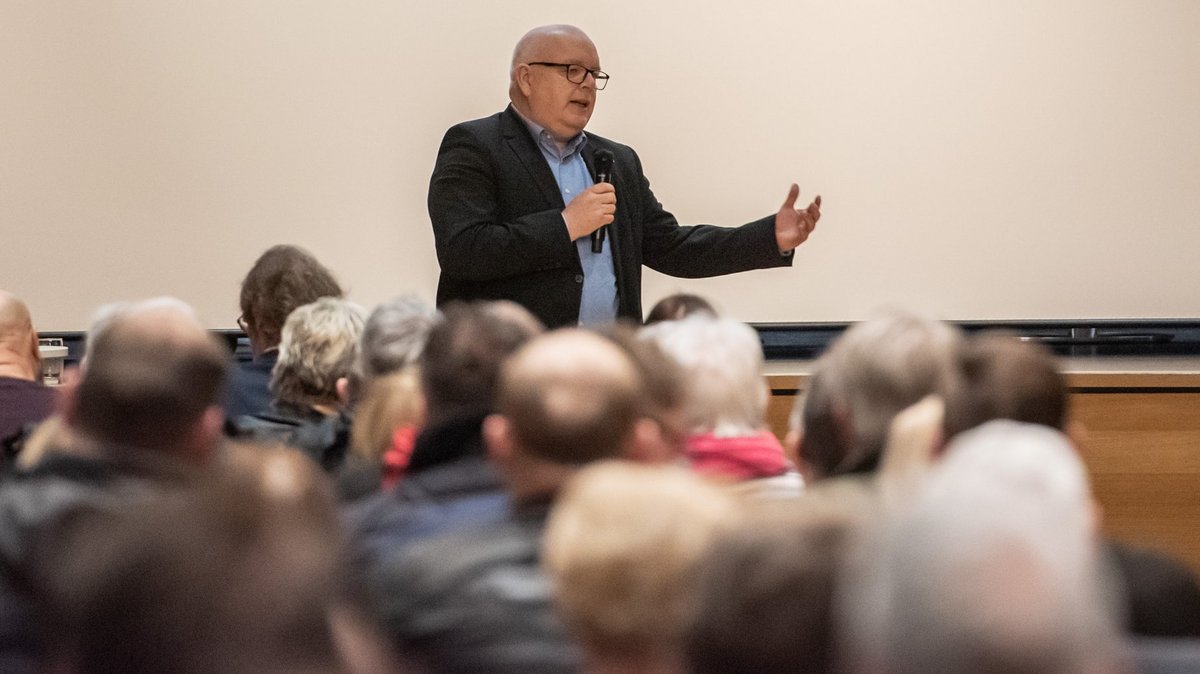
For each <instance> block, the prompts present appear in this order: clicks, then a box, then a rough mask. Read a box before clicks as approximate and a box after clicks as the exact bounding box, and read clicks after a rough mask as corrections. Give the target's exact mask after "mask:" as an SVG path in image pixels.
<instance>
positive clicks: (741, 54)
mask: <svg viewBox="0 0 1200 674" xmlns="http://www.w3.org/2000/svg"><path fill="white" fill-rule="evenodd" d="M559 22H565V23H574V24H577V25H579V26H581V27H582V28H583V29H584V30H586V31H588V33H589V34H590V35H591V36H592V38H593V40H594V41H595V42H596V44H597V45H598V47H599V52H600V57H601V61H602V66H603V68H604V69H605V70H606V71H607V72H609V73H610V74H611V76H612V80H611V82H610V85H609V87H608V89H607V90H606V91H604V92H601V93H600V94H599V102H598V104H597V110H596V113H595V116H594V117H593V119H592V123H591V126H590V127H589V128H590V129H591V130H592V131H594V132H596V133H599V134H601V135H605V136H608V137H610V138H614V139H617V140H620V141H622V142H625V143H627V144H629V145H631V146H633V147H634V148H635V149H636V150H637V151H638V153H639V154H640V156H641V158H642V161H643V164H644V166H645V169H646V173H647V175H648V176H649V178H650V180H651V184H652V186H653V188H654V190H655V192H656V194H657V195H658V197H659V198H660V199H661V200H662V202H663V203H664V204H665V205H666V206H667V208H669V209H670V210H672V211H673V212H674V213H675V214H676V215H677V216H678V217H679V219H680V221H681V222H684V223H692V222H710V223H716V224H724V225H736V224H740V223H742V222H745V221H748V220H750V219H753V218H757V217H761V216H762V215H766V214H768V213H770V212H772V211H774V210H775V209H777V208H778V206H779V204H780V203H781V202H782V200H783V197H784V195H785V193H786V190H787V187H788V185H789V183H791V182H792V181H795V182H798V183H799V184H800V185H801V188H802V190H803V193H802V194H803V197H804V198H807V197H811V196H813V195H815V194H817V193H819V194H821V195H822V196H823V198H824V202H825V209H824V217H823V219H822V221H821V224H820V227H819V228H818V230H817V232H816V233H815V234H814V236H813V238H812V239H810V241H809V242H808V243H807V244H805V245H804V246H803V247H802V249H801V250H800V251H799V252H798V254H797V259H796V264H795V267H794V268H792V269H787V270H771V271H761V272H752V273H749V274H742V275H738V276H731V277H724V278H717V279H707V280H699V281H691V280H681V279H674V278H668V277H663V276H659V275H657V274H654V273H647V276H646V279H645V283H644V288H643V298H644V304H645V306H647V307H649V305H650V304H651V303H652V302H654V301H655V300H657V299H658V298H660V297H662V296H663V295H665V294H668V293H670V292H675V291H689V292H696V293H700V294H703V295H706V296H709V297H711V298H712V299H713V300H715V302H716V304H717V305H718V306H719V307H720V308H721V309H723V310H724V311H725V312H727V313H728V314H730V315H732V316H734V317H736V318H739V319H742V320H746V321H755V322H810V321H851V320H856V319H859V318H862V317H863V316H865V315H867V314H868V313H869V312H871V311H872V310H873V309H875V308H878V307H880V306H907V307H913V308H916V309H919V310H923V311H925V312H927V313H930V314H932V315H935V316H938V317H941V318H946V319H955V320H1024V319H1089V318H1096V319H1138V318H1195V317H1198V316H1200V292H1198V290H1197V284H1196V282H1195V280H1194V279H1195V278H1196V267H1197V263H1198V261H1200V2H1196V1H1195V0H1054V1H1049V2H1048V1H1046V0H1009V1H1005V2H997V1H995V0H907V1H896V0H821V1H815V0H784V1H763V2H758V1H754V0H752V1H750V2H738V3H708V4H706V3H696V2H693V1H690V0H689V1H684V0H656V1H654V2H645V1H644V0H639V1H631V0H609V1H608V2H603V3H564V2H562V1H561V0H559V1H556V2H546V1H543V0H526V1H524V2H490V1H484V0H470V1H468V0H439V1H437V2H423V3H421V2H399V1H397V0H358V1H349V2H331V1H313V0H207V1H204V2H194V1H184V0H153V1H151V0H137V1H133V0H106V1H105V2H86V1H83V0H73V1H66V0H6V1H5V2H3V3H0V224H2V226H3V227H2V236H0V287H3V288H5V289H7V290H10V291H12V292H14V293H16V294H18V295H19V296H21V297H23V298H25V299H26V300H27V301H28V303H29V304H30V305H31V308H32V310H33V312H34V315H35V319H36V321H37V324H38V327H39V328H40V329H42V330H81V329H84V328H86V326H87V324H88V322H89V320H90V317H91V314H92V312H93V310H94V309H95V308H96V307H97V306H98V305H100V304H103V303H106V302H111V301H114V300H119V299H134V298H142V297H149V296H154V295H174V296H178V297H180V298H182V299H184V300H186V301H188V302H190V303H192V304H193V305H195V306H196V307H197V309H198V310H199V311H200V313H201V315H202V317H203V318H204V320H205V322H206V323H207V324H208V325H210V326H211V327H214V328H232V327H233V326H234V324H235V319H236V317H237V315H238V304H237V294H238V289H239V283H240V281H241V278H242V276H243V275H244V274H245V272H246V270H247V269H248V268H249V266H250V265H251V263H252V262H253V261H254V259H255V258H256V257H257V256H258V254H259V253H260V252H262V251H263V250H264V249H265V248H267V247H269V246H271V245H273V244H276V243H294V244H298V245H301V246H303V247H305V248H308V249H309V250H311V251H313V252H314V253H315V254H316V255H317V256H318V257H319V258H320V259H321V260H322V261H323V262H324V263H326V264H327V265H328V266H329V267H330V268H332V269H333V270H334V271H335V272H336V273H337V275H338V277H339V279H340V280H341V281H342V282H343V283H344V285H346V286H347V287H348V288H349V292H350V297H351V298H352V299H354V300H356V301H357V302H359V303H361V304H363V305H365V306H367V307H370V306H372V305H374V304H375V303H377V302H379V301H382V300H385V299H387V298H389V297H392V296H394V295H397V294H400V293H403V292H415V293H417V294H419V295H421V296H423V297H426V298H428V299H430V300H432V298H433V293H434V289H435V287H436V283H437V273H438V265H437V260H436V258H435V256H434V253H433V237H432V234H431V233H430V227H429V217H428V214H427V212H426V208H425V198H426V190H427V187H428V179H429V174H430V171H431V170H432V167H433V162H434V157H435V155H436V151H437V147H438V144H439V142H440V140H441V137H442V134H443V133H444V132H445V130H446V128H448V127H449V126H451V125H452V124H454V123H456V122H459V121H462V120H466V119H472V118H476V117H482V116H485V115H489V114H491V113H494V112H496V111H499V110H500V109H502V108H503V106H504V105H505V104H506V103H507V77H508V61H509V58H510V54H511V50H512V46H513V44H514V42H515V41H516V40H517V38H518V37H519V36H520V35H521V34H522V33H523V32H524V31H525V30H526V29H528V28H530V27H532V26H535V25H540V24H545V23H559Z"/></svg>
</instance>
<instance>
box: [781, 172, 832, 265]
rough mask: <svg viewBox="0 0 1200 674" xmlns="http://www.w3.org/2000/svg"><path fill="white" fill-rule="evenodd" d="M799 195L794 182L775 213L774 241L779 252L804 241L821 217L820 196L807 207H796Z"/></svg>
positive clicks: (798, 187)
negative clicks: (777, 245)
mask: <svg viewBox="0 0 1200 674" xmlns="http://www.w3.org/2000/svg"><path fill="white" fill-rule="evenodd" d="M799 196H800V186H799V185H796V184H795V183H793V184H792V188H791V189H790V190H788V195H787V199H785V200H784V202H783V206H781V207H780V208H779V213H777V214H776V215H775V243H777V244H779V252H781V253H786V252H788V251H789V250H792V249H794V248H795V247H796V246H799V245H800V244H802V243H804V241H805V240H806V239H807V238H808V235H809V234H812V231H813V230H814V229H816V228H817V221H818V220H820V219H821V196H820V195H817V198H816V199H813V200H812V203H810V204H809V205H808V208H804V209H800V208H796V199H797V198H799Z"/></svg>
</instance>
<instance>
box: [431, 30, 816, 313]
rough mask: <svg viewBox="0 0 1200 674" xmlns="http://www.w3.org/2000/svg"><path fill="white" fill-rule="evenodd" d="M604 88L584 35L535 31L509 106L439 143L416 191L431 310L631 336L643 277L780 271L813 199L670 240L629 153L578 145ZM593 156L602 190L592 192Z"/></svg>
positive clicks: (804, 229) (589, 139)
mask: <svg viewBox="0 0 1200 674" xmlns="http://www.w3.org/2000/svg"><path fill="white" fill-rule="evenodd" d="M607 81H608V75H606V74H605V73H604V72H603V71H601V70H600V58H599V56H598V55H597V52H596V47H595V45H593V44H592V41H591V40H590V39H589V38H588V37H587V35H586V34H584V33H583V31H581V30H579V29H578V28H575V27H574V26H544V27H541V28H535V29H533V30H531V31H530V32H529V33H527V34H526V35H525V36H524V37H522V38H521V40H520V42H518V44H517V47H516V49H515V50H514V52H513V63H512V70H511V83H510V87H509V97H510V99H511V101H512V104H511V105H510V106H508V108H507V109H505V110H504V111H503V112H500V113H498V114H495V115H492V116H491V117H485V118H483V119H478V120H474V121H470V122H464V123H462V124H458V125H456V126H454V127H452V128H451V129H450V130H449V131H447V132H446V136H445V138H444V139H443V140H442V146H441V149H440V150H439V152H438V158H437V164H436V166H435V167H434V171H433V178H432V179H431V181H430V184H429V214H430V217H431V219H432V221H433V232H434V239H435V241H436V245H437V255H438V262H439V263H440V264H441V268H442V273H441V278H440V280H439V283H438V292H437V302H438V304H439V305H442V304H444V303H446V302H449V301H452V300H473V299H488V300H491V299H508V300H513V301H515V302H518V303H520V304H522V305H524V306H525V307H527V308H528V309H529V310H530V311H531V312H532V313H533V314H534V315H535V316H537V317H538V318H539V319H541V320H542V322H543V323H545V324H546V326H547V327H550V328H555V327H561V326H565V325H574V324H577V323H580V322H583V323H602V322H606V321H612V320H613V319H614V318H617V317H620V318H629V319H633V320H636V321H638V322H640V321H641V320H642V306H641V278H642V270H641V267H642V265H643V264H645V265H648V266H649V267H651V268H652V269H655V270H657V271H660V272H663V273H665V274H669V275H672V276H680V277H688V278H696V277H705V276H718V275H721V274H730V273H734V272H739V271H746V270H749V269H762V268H768V267H782V266H788V265H790V264H791V260H792V257H791V254H792V250H793V249H794V248H795V247H796V246H798V245H800V244H801V243H803V242H804V240H805V239H807V238H808V235H809V234H810V233H811V232H812V230H813V228H814V227H815V226H816V223H817V220H818V219H819V218H820V217H821V211H820V206H821V198H820V197H817V198H816V199H815V200H814V201H813V202H812V203H811V204H809V206H808V207H807V208H804V209H798V208H796V207H795V202H796V198H797V196H798V195H799V193H800V189H799V187H798V186H796V185H792V186H791V189H790V191H789V192H788V197H787V199H786V201H785V202H784V204H783V206H782V207H781V208H780V209H779V211H778V213H775V214H772V215H770V216H768V217H765V218H762V219H760V220H756V221H754V222H751V223H748V224H746V225H743V226H741V227H737V228H724V227H716V226H712V225H695V226H680V225H679V223H678V221H676V219H675V217H674V216H673V215H671V214H670V213H669V212H667V211H666V210H664V209H663V207H662V204H660V203H659V202H658V200H657V199H655V197H654V193H653V192H651V190H650V183H649V182H648V181H647V180H646V177H645V176H644V175H643V174H642V165H641V161H640V160H639V159H638V156H637V154H636V153H634V151H633V150H632V149H631V148H629V147H628V146H625V145H621V144H620V143H616V142H613V141H611V140H608V139H606V138H602V137H600V136H597V135H594V134H590V133H587V134H585V133H584V131H583V130H584V127H585V126H586V125H587V123H588V120H589V119H590V118H591V115H592V110H593V109H594V106H595V102H596V91H597V90H598V89H602V88H604V85H605V84H606V83H607ZM601 150H607V151H609V152H611V153H612V155H613V158H614V162H613V171H612V176H611V183H603V182H596V183H595V184H593V183H594V176H595V175H596V174H595V157H596V153H597V152H598V151H601ZM605 226H607V227H606V236H605V238H604V240H603V242H602V243H600V244H599V246H598V247H599V249H600V252H593V250H594V249H593V245H595V244H594V243H593V241H592V238H593V237H594V236H598V235H599V233H598V232H597V230H599V229H600V228H602V227H605ZM593 232H597V234H596V235H593Z"/></svg>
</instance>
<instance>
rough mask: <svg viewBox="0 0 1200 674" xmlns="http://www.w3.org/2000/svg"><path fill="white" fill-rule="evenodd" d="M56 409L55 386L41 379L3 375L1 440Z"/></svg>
mask: <svg viewBox="0 0 1200 674" xmlns="http://www.w3.org/2000/svg"><path fill="white" fill-rule="evenodd" d="M53 412H54V389H52V388H50V387H48V386H43V385H42V384H41V382H36V381H29V380H27V379H17V378H15V377H0V443H3V442H4V441H5V440H7V439H9V438H12V437H15V436H17V435H19V434H20V433H21V432H22V430H23V429H24V428H25V426H26V424H32V423H36V422H38V421H41V420H43V419H45V418H46V417H48V416H50V414H51V413H53Z"/></svg>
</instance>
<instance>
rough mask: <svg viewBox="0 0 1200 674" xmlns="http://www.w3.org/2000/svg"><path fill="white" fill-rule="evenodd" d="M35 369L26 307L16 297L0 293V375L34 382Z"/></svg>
mask: <svg viewBox="0 0 1200 674" xmlns="http://www.w3.org/2000/svg"><path fill="white" fill-rule="evenodd" d="M39 369H40V366H39V358H38V342H37V332H35V331H34V329H33V320H32V319H31V318H30V316H29V308H28V307H26V306H25V303H24V302H22V301H21V300H20V298H18V297H17V296H16V295H13V294H12V293H10V292H8V291H5V290H0V376H4V377H14V378H16V379H27V380H30V381H34V380H36V379H37V376H38V371H39Z"/></svg>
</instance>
